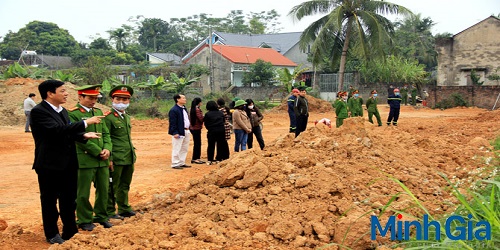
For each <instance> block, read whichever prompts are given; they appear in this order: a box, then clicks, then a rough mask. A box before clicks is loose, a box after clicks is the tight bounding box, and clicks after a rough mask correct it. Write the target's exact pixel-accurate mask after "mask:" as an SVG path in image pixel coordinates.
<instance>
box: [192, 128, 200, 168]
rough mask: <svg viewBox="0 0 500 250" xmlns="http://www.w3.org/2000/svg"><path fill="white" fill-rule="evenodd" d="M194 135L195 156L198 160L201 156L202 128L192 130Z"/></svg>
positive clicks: (194, 158)
mask: <svg viewBox="0 0 500 250" xmlns="http://www.w3.org/2000/svg"><path fill="white" fill-rule="evenodd" d="M190 131H191V135H192V136H193V158H192V160H193V161H194V160H198V159H200V157H201V130H190Z"/></svg>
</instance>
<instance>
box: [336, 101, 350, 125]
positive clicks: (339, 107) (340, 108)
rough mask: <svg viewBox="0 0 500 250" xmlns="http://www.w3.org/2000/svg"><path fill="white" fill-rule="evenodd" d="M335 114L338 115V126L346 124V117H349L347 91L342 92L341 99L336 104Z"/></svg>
mask: <svg viewBox="0 0 500 250" xmlns="http://www.w3.org/2000/svg"><path fill="white" fill-rule="evenodd" d="M351 99H352V98H351ZM335 114H336V115H337V120H336V123H335V125H336V126H337V128H338V127H340V126H342V124H344V119H346V118H347V117H349V115H348V111H347V92H340V100H339V101H338V102H337V103H336V104H335Z"/></svg>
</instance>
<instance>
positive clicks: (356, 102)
mask: <svg viewBox="0 0 500 250" xmlns="http://www.w3.org/2000/svg"><path fill="white" fill-rule="evenodd" d="M362 105H363V99H361V98H359V97H355V96H353V97H351V98H349V100H347V108H348V110H349V112H351V117H356V116H363V106H362Z"/></svg>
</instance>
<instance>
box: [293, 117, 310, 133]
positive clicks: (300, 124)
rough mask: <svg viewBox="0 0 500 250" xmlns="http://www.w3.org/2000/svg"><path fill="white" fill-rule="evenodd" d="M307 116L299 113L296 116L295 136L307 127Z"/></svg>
mask: <svg viewBox="0 0 500 250" xmlns="http://www.w3.org/2000/svg"><path fill="white" fill-rule="evenodd" d="M308 119H309V116H307V115H299V116H297V130H295V137H297V136H299V134H300V133H301V132H302V131H305V130H306V128H307V120H308Z"/></svg>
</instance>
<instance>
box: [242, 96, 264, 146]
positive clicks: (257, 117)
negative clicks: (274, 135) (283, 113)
mask: <svg viewBox="0 0 500 250" xmlns="http://www.w3.org/2000/svg"><path fill="white" fill-rule="evenodd" d="M245 101H246V103H247V107H246V110H245V111H246V113H247V115H248V117H250V123H251V124H252V132H250V133H249V134H248V140H247V145H248V149H251V148H252V147H253V136H254V135H255V138H257V142H258V143H259V146H260V149H261V150H263V149H264V147H265V146H266V145H265V143H264V138H263V137H262V130H261V128H260V121H262V119H264V116H263V115H262V113H261V112H260V110H259V109H258V108H257V107H256V106H255V103H254V102H253V100H252V99H246V100H245Z"/></svg>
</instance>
